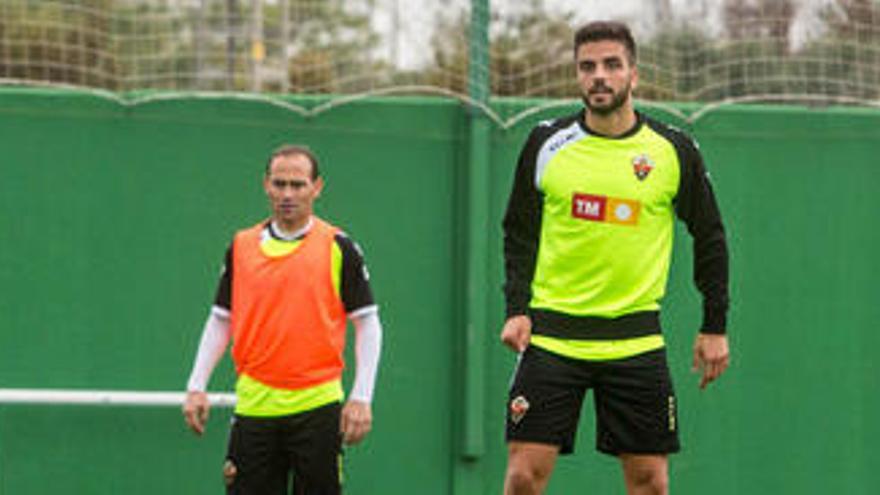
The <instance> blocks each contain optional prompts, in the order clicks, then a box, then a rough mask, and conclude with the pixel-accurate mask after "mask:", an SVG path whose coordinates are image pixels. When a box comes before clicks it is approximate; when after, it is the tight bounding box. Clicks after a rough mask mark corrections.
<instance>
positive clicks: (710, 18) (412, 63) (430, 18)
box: [373, 0, 833, 68]
mask: <svg viewBox="0 0 880 495" xmlns="http://www.w3.org/2000/svg"><path fill="white" fill-rule="evenodd" d="M376 1H377V8H376V9H375V11H374V14H373V22H374V25H375V26H376V28H377V30H378V31H379V32H380V33H388V34H389V37H391V38H394V36H393V34H392V33H393V32H394V31H395V29H394V26H395V22H394V15H393V12H394V11H395V6H397V8H398V9H399V10H398V12H399V16H398V20H399V22H398V23H397V25H398V26H399V28H398V29H397V32H398V36H396V39H397V43H396V45H395V44H394V43H388V51H389V53H388V58H389V59H391V60H394V59H395V58H396V59H397V61H398V65H400V66H402V67H405V68H417V67H419V66H420V65H421V64H423V63H424V62H425V60H426V57H425V56H424V54H425V53H426V52H427V50H428V49H429V48H430V41H431V33H432V26H433V25H435V24H436V22H435V21H436V18H437V17H438V16H442V15H449V13H451V12H460V11H461V9H462V8H463V6H465V5H467V4H468V3H469V0H439V1H427V0H376ZM660 1H661V0H543V4H544V7H545V9H546V10H548V11H552V10H560V11H563V12H568V13H572V14H573V16H572V24H573V25H577V24H580V23H583V22H586V21H589V20H592V19H601V18H611V19H617V20H622V21H626V22H627V23H628V24H629V25H630V26H631V28H632V29H633V32H634V34H635V35H636V37H637V38H638V37H644V36H649V35H650V34H651V32H652V31H653V27H654V23H655V19H657V17H658V16H657V14H658V10H657V9H658V7H657V5H658V3H660ZM666 1H668V2H669V6H670V9H671V14H672V16H673V18H674V19H676V20H679V21H681V22H688V23H690V22H699V23H700V24H699V26H700V27H701V28H703V29H705V30H706V31H707V32H709V33H710V34H717V33H718V32H720V29H721V8H722V6H723V3H724V2H723V0H666ZM832 2H833V0H795V4H796V8H797V14H796V17H795V23H794V26H793V29H792V33H791V41H792V46H794V47H795V48H797V47H798V46H800V44H802V43H803V42H804V41H805V40H807V39H809V38H810V37H811V36H814V35H818V34H819V32H818V30H819V29H820V26H819V25H818V23H816V21H815V17H816V13H817V12H818V10H819V9H820V8H822V7H823V6H826V5H829V4H830V3H832ZM490 3H491V9H492V10H493V11H494V10H496V9H497V10H498V11H505V9H513V8H516V6H517V5H523V4H524V3H526V2H525V1H524V0H490ZM450 6H451V7H450Z"/></svg>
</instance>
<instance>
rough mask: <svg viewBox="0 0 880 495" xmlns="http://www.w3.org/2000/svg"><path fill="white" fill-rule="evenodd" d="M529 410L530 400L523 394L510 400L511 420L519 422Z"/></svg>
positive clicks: (515, 422) (514, 422)
mask: <svg viewBox="0 0 880 495" xmlns="http://www.w3.org/2000/svg"><path fill="white" fill-rule="evenodd" d="M528 410H529V401H527V400H526V398H525V397H523V396H522V395H518V396H517V397H516V398H515V399H513V400H512V401H510V420H511V421H513V424H519V422H520V421H522V419H523V416H525V415H526V412H527V411H528Z"/></svg>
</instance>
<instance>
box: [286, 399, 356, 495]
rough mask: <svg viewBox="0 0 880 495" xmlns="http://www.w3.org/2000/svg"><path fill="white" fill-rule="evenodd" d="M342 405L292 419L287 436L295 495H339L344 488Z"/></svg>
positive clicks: (318, 409)
mask: <svg viewBox="0 0 880 495" xmlns="http://www.w3.org/2000/svg"><path fill="white" fill-rule="evenodd" d="M340 413H341V405H340V404H339V403H338V402H336V403H333V404H328V405H326V406H323V407H319V408H317V409H314V410H312V411H307V412H304V413H300V414H297V415H296V416H294V417H291V420H290V421H289V422H288V424H287V428H288V430H287V434H286V436H285V443H286V449H287V451H288V453H289V456H290V459H291V464H292V466H293V472H294V493H296V494H305V495H336V494H338V493H340V492H341V485H342V435H341V433H340V430H339V418H340Z"/></svg>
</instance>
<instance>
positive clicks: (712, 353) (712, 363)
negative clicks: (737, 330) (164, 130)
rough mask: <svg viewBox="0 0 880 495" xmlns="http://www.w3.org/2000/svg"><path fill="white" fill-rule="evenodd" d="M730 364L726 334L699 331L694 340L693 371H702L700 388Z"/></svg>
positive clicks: (719, 374) (715, 377) (713, 379)
mask: <svg viewBox="0 0 880 495" xmlns="http://www.w3.org/2000/svg"><path fill="white" fill-rule="evenodd" d="M729 364H730V349H729V348H728V345H727V335H725V334H712V333H700V334H698V335H697V340H696V342H694V365H693V371H695V372H699V373H702V375H703V376H702V378H701V379H700V388H701V389H704V388H706V385H708V384H709V383H711V382H713V381H715V380H716V379H717V378H718V377H719V376H721V374H722V373H724V370H726V369H727V366H728V365H729Z"/></svg>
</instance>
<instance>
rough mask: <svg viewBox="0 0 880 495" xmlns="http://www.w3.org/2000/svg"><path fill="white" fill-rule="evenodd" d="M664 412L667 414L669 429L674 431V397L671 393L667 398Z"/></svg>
mask: <svg viewBox="0 0 880 495" xmlns="http://www.w3.org/2000/svg"><path fill="white" fill-rule="evenodd" d="M666 413H667V414H668V415H669V431H675V428H676V424H675V397H673V396H671V395H670V396H669V397H668V399H667V407H666Z"/></svg>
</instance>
